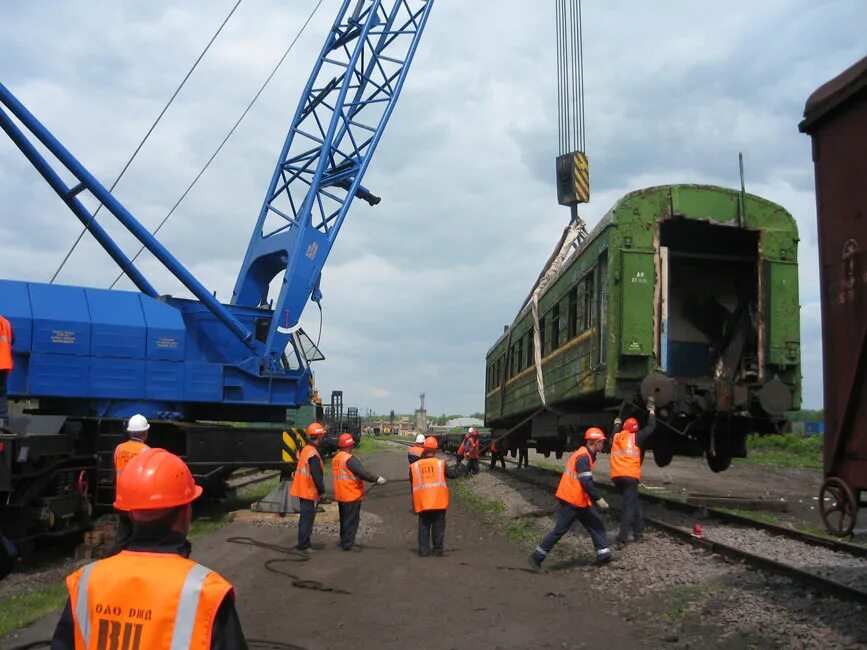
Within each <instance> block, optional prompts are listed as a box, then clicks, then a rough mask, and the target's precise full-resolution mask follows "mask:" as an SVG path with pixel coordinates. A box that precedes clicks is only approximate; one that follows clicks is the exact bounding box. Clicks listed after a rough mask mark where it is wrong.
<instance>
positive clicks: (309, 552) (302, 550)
mask: <svg viewBox="0 0 867 650" xmlns="http://www.w3.org/2000/svg"><path fill="white" fill-rule="evenodd" d="M295 550H296V551H298V552H299V553H304V555H313V547H312V546H305V547H304V548H301V547H300V546H296V547H295Z"/></svg>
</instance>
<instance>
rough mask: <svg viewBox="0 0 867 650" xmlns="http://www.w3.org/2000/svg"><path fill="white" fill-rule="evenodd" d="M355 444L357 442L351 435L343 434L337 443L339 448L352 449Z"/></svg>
mask: <svg viewBox="0 0 867 650" xmlns="http://www.w3.org/2000/svg"><path fill="white" fill-rule="evenodd" d="M354 444H355V440H354V439H353V438H352V434H351V433H341V434H340V439H339V440H338V441H337V446H338V447H341V448H343V447H351V446H352V445H354Z"/></svg>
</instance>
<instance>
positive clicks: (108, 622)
mask: <svg viewBox="0 0 867 650" xmlns="http://www.w3.org/2000/svg"><path fill="white" fill-rule="evenodd" d="M136 556H137V554H136V553H135V552H132V553H131V552H129V551H126V552H124V554H122V555H121V556H115V558H118V557H120V558H121V562H120V563H119V562H118V561H117V560H114V558H109V560H100V561H99V562H93V563H91V564H88V565H87V566H85V567H83V568H82V569H81V571H80V575H79V577H78V586H77V589H75V594H76V597H75V599H74V600H75V603H74V609H73V612H74V619H75V625H76V626H77V631H78V633H79V635H80V641H81V643H79V640H78V639H77V640H76V644H75V647H76V649H77V650H79V649H81V650H89V649H90V648H96V649H97V650H103V648H105V649H107V648H118V647H123V648H130V649H138V650H144V648H143V647H142V644H143V643H144V644H148V645H147V646H145V647H165V648H168V650H186V649H188V648H193V647H200V646H202V643H203V642H204V641H208V640H209V639H210V637H211V633H212V630H211V626H212V625H213V621H214V617H215V616H216V613H217V610H218V608H219V605H220V603H222V601H223V598H224V597H225V596H226V594H227V593H230V592H231V585H229V583H227V582H226V581H225V580H223V579H222V578H221V577H219V575H217V574H215V573H214V572H213V571H211V570H210V569H208V568H207V567H204V566H202V565H200V564H196V563H195V562H193V561H192V560H187V559H185V558H181V557H180V556H174V555H166V556H165V557H158V554H157V557H156V558H154V557H153V556H152V555H151V554H147V553H144V554H141V556H140V557H138V558H137V557H136ZM130 558H132V559H133V560H134V561H136V562H137V566H136V565H134V566H136V568H137V569H138V571H136V573H135V574H133V575H130V576H129V578H130V580H131V582H132V583H133V584H138V586H139V587H140V588H143V593H148V592H150V591H152V590H153V589H154V585H148V584H147V583H148V582H149V581H156V582H159V581H160V578H159V577H158V576H159V571H158V570H157V567H156V566H155V567H154V570H155V571H156V573H157V577H153V576H151V575H147V562H148V561H155V562H157V563H158V564H157V566H159V565H164V564H166V563H172V562H175V561H179V562H178V564H180V566H181V567H183V568H185V569H187V573H186V575H185V576H184V580H183V584H182V585H179V586H180V592H179V593H178V592H175V594H176V595H175V596H173V595H172V593H171V590H169V592H167V593H166V594H164V595H163V602H166V603H169V602H173V601H174V602H176V603H177V604H176V607H175V610H174V611H173V612H171V614H170V615H169V616H166V613H165V612H156V614H154V615H153V616H152V613H151V610H150V609H146V608H147V607H148V606H150V607H153V606H154V605H158V604H159V602H156V601H155V602H153V603H146V604H144V605H139V607H144V608H143V609H137V608H136V607H135V606H130V604H129V603H127V602H123V601H122V604H118V602H117V600H116V599H117V596H118V593H117V592H118V586H119V585H118V581H117V578H120V580H121V581H122V580H123V578H124V577H125V576H124V575H123V574H122V573H120V575H113V576H111V577H108V576H107V575H106V572H109V571H110V572H112V573H115V574H116V573H118V572H119V571H120V572H122V571H123V567H122V564H121V563H122V562H123V561H124V560H129V559H130ZM112 560H114V561H112ZM107 561H108V562H110V564H111V566H110V568H109V566H108V565H103V566H102V567H101V578H100V579H99V581H98V582H99V583H103V581H104V580H105V579H106V578H107V577H108V581H109V585H110V586H108V587H107V588H108V589H109V593H108V594H105V593H102V592H103V591H104V590H103V589H100V584H93V583H94V576H93V572H94V569H95V568H96V567H97V566H98V565H101V563H104V562H107ZM117 564H121V568H120V569H119V568H118V566H115V565H117ZM74 576H75V574H73V577H74ZM211 576H212V578H211V579H210V580H209V577H211ZM178 577H179V576H178ZM112 578H113V579H114V580H112ZM206 581H207V582H208V584H209V586H208V590H209V592H208V597H207V598H206V599H205V600H206V604H205V606H203V605H202V596H203V592H204V590H205V585H206ZM111 583H113V584H111ZM141 583H144V584H141ZM176 584H177V583H176ZM177 588H178V587H177V586H176V587H175V589H177ZM157 590H158V589H157ZM91 591H93V594H92V595H93V601H94V602H91V598H90V596H91ZM71 595H72V594H70V596H71ZM124 596H128V597H129V599H130V602H132V603H135V602H136V600H135V599H136V594H135V593H130V594H124ZM175 598H177V600H176V601H175ZM109 609H117V612H116V613H115V612H114V611H112V612H109ZM101 610H102V613H101ZM92 612H94V613H96V614H98V615H99V616H100V618H98V619H97V621H98V625H97V626H96V628H97V629H94V624H93V621H92V620H91V613H92ZM126 612H130V614H129V615H128V616H127V618H130V619H131V620H128V621H124V616H123V615H124V614H125V613H126ZM145 612H146V614H145ZM133 613H135V615H133ZM106 616H107V617H106ZM165 619H168V621H166V620H165ZM160 620H162V621H163V625H164V626H165V627H163V628H159V627H157V628H156V629H152V630H150V631H149V630H148V629H147V628H146V627H145V626H146V625H148V624H154V625H157V626H158V625H159V624H160ZM168 624H170V625H171V628H170V629H171V638H170V639H169V638H168V634H167V633H168ZM197 625H198V627H199V629H198V630H197ZM205 626H207V629H204V627H205ZM163 634H165V636H162V635H163ZM94 635H95V636H96V638H94ZM121 640H122V644H121V645H119V642H120V641H121ZM168 640H170V644H169V645H168V646H165V645H164V643H165V641H168Z"/></svg>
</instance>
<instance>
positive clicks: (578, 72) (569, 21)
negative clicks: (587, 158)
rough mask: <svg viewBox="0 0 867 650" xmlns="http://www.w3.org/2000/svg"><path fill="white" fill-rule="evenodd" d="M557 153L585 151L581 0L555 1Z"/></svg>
mask: <svg viewBox="0 0 867 650" xmlns="http://www.w3.org/2000/svg"><path fill="white" fill-rule="evenodd" d="M555 2H556V19H557V125H558V136H559V137H558V147H559V150H558V152H557V153H558V154H560V155H563V154H568V153H573V152H575V151H582V152H584V151H586V150H585V144H586V143H585V139H584V133H585V130H584V39H583V30H582V27H581V0H568V1H567V0H555Z"/></svg>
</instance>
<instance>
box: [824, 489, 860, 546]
mask: <svg viewBox="0 0 867 650" xmlns="http://www.w3.org/2000/svg"><path fill="white" fill-rule="evenodd" d="M819 514H820V515H821V516H822V522H823V523H824V524H825V528H827V529H828V532H830V533H831V534H832V535H837V536H839V537H845V536H846V535H848V534H850V533H851V532H852V529H853V528H855V519H856V518H857V516H858V503H857V502H856V501H855V496H854V495H853V494H852V490H851V489H849V486H848V485H846V482H845V481H843V480H842V479H839V478H837V477H836V476H832V477H831V478H827V479H825V482H824V483H822V488H821V489H820V490H819Z"/></svg>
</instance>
